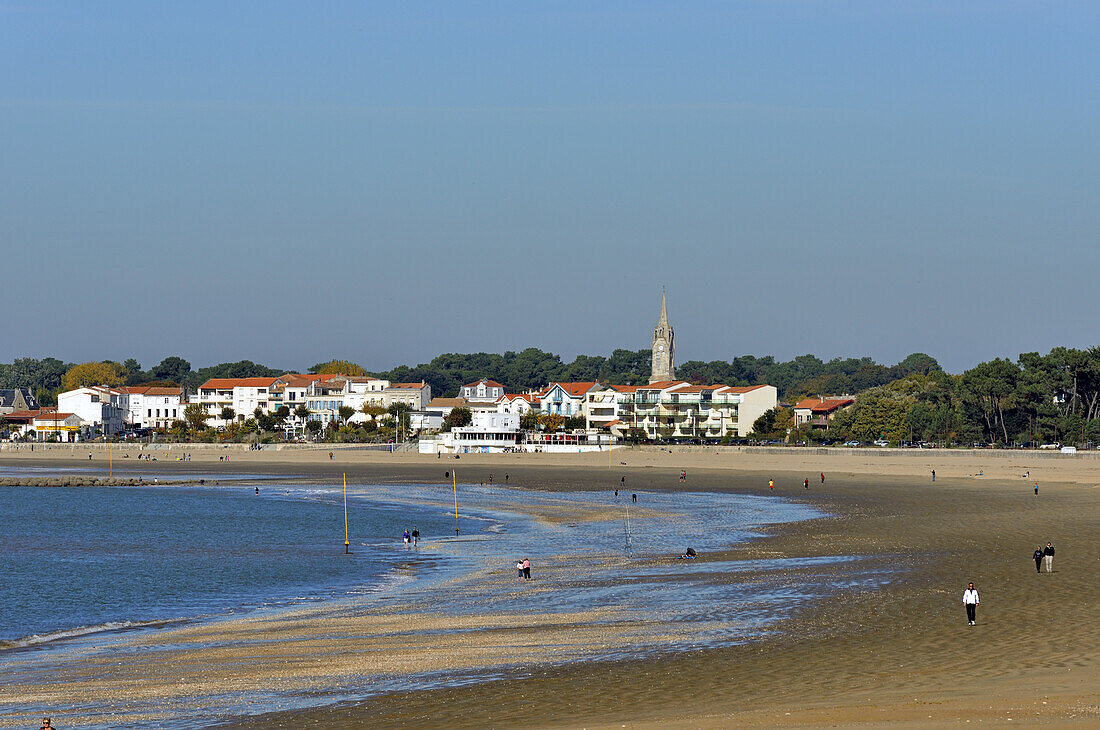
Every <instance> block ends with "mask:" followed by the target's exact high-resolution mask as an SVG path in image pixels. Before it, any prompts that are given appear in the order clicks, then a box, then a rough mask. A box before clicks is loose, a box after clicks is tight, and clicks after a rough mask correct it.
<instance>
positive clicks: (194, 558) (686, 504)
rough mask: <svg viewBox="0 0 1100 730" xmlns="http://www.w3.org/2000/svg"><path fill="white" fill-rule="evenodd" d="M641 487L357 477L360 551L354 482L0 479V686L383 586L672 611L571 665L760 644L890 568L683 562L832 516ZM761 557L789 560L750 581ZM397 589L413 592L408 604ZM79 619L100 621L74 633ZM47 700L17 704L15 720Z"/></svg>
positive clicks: (774, 500) (418, 605) (516, 669)
mask: <svg viewBox="0 0 1100 730" xmlns="http://www.w3.org/2000/svg"><path fill="white" fill-rule="evenodd" d="M287 491H289V494H287V493H286V492H287ZM638 495H639V502H638V503H637V504H634V503H631V502H630V501H629V495H628V494H624V495H622V496H620V497H619V498H618V499H616V498H614V497H613V496H612V494H611V493H609V492H570V493H560V492H555V493H551V492H538V491H524V490H522V489H516V488H511V489H504V488H500V487H494V486H481V485H461V484H460V485H458V499H459V517H458V519H457V521H456V519H455V515H454V493H453V491H452V489H451V487H449V486H447V487H443V486H439V485H415V484H412V485H358V484H357V485H351V484H349V485H348V513H349V521H350V524H351V526H352V534H351V541H352V544H353V550H354V553H355V554H354V555H353V556H350V557H346V556H343V555H341V553H342V552H343V499H342V495H341V491H340V490H339V489H338V488H327V487H317V486H286V485H279V486H275V485H268V486H261V494H260V495H259V496H257V495H255V494H254V492H253V488H252V487H243V486H225V485H222V486H221V487H217V488H215V487H206V488H180V487H160V488H95V487H91V488H70V489H56V488H7V489H4V490H0V512H2V513H3V514H5V515H8V514H10V515H12V519H5V520H4V521H3V522H2V523H0V549H3V550H5V551H6V552H8V554H9V555H10V556H11V557H12V559H11V560H8V561H4V563H2V564H0V565H2V567H0V584H3V585H5V586H9V585H10V586H15V587H17V588H16V589H15V590H11V591H9V590H5V591H3V592H2V594H0V616H3V619H2V620H0V640H2V641H7V642H9V643H8V646H9V647H14V648H9V649H8V650H6V651H0V676H3V675H5V674H6V675H7V679H6V680H5V681H3V682H0V689H2V685H3V684H7V683H8V682H18V681H25V680H26V678H27V677H28V676H31V677H33V675H34V673H35V672H46V673H47V675H48V672H49V668H50V666H51V665H52V666H57V667H61V666H66V665H67V663H68V662H70V661H74V660H77V661H78V660H79V658H80V657H81V655H82V654H84V653H86V652H95V653H100V652H102V651H110V640H111V637H112V635H121V634H122V633H124V632H125V631H129V632H133V631H145V632H148V631H156V630H157V629H156V626H157V625H159V623H158V622H162V621H168V620H172V621H176V620H189V621H194V620H219V619H220V618H224V617H226V616H232V615H239V614H240V613H241V612H242V611H245V612H247V611H254V610H265V611H272V610H275V611H278V610H282V609H281V607H293V606H296V605H302V604H303V603H304V602H307V601H308V602H309V603H310V605H312V606H314V607H317V606H321V607H324V608H325V610H326V611H327V612H328V615H330V616H339V615H342V614H345V613H356V612H358V611H361V610H363V609H364V608H368V607H370V606H374V605H378V604H379V602H381V601H386V603H387V606H388V607H389V606H390V605H392V606H393V608H392V610H394V611H403V610H407V611H429V612H432V611H436V612H444V613H447V614H450V615H458V614H477V613H490V612H491V613H501V612H504V613H508V614H514V615H515V616H516V617H517V622H519V623H520V624H522V620H523V616H524V614H526V613H529V612H540V613H571V612H584V611H592V610H596V609H612V610H613V616H611V617H608V618H603V619H594V620H595V621H600V620H605V621H614V622H619V623H620V624H621V623H623V622H625V623H627V624H640V625H644V624H648V623H660V625H661V626H663V627H665V628H664V629H662V630H661V631H659V632H655V633H654V635H653V636H652V637H647V636H646V635H645V634H644V633H642V634H640V635H639V636H638V638H636V639H634V640H632V641H631V642H629V643H628V644H619V645H615V644H609V645H607V646H606V647H603V648H598V649H596V648H592V647H580V648H576V647H560V649H561V650H562V652H561V656H562V659H561V660H560V661H562V662H568V661H575V660H579V659H583V660H592V659H628V658H641V657H646V656H652V655H653V654H656V653H660V652H668V651H684V650H692V649H698V648H703V647H714V646H722V645H728V644H732V643H738V642H743V641H746V640H748V639H749V638H751V637H752V636H754V635H758V634H759V633H761V632H764V631H768V630H770V629H771V627H772V626H773V625H774V624H775V622H776V621H778V620H780V619H782V618H784V617H786V616H788V615H790V613H791V612H792V611H793V610H795V609H796V608H797V607H798V606H800V605H803V604H804V603H805V602H806V601H807V600H810V599H813V598H817V597H820V596H823V595H828V594H830V593H833V592H836V591H838V590H847V589H850V588H852V587H859V588H873V587H874V586H875V585H877V584H878V583H879V582H880V581H881V580H883V579H884V576H882V575H880V574H878V573H876V572H875V571H872V570H868V569H865V568H864V567H863V565H862V561H861V560H860V559H858V558H851V557H834V556H822V557H814V558H801V559H784V560H778V559H776V560H739V561H710V560H705V559H704V560H698V561H693V560H676V559H675V556H677V555H679V554H681V553H682V552H683V551H684V550H685V548H687V547H688V546H691V547H693V548H695V549H696V550H697V551H698V552H699V553H700V554H701V555H703V556H704V557H705V556H706V555H707V554H708V553H711V552H715V551H718V550H722V549H725V548H728V547H730V546H731V545H734V544H736V543H738V542H742V541H744V540H747V539H750V538H752V537H753V536H754V535H756V534H757V533H756V532H755V531H756V530H758V529H759V528H760V527H761V526H764V525H768V524H774V523H779V522H791V521H797V520H804V519H812V518H814V517H818V516H821V514H822V513H821V512H819V511H818V510H816V509H814V508H812V507H810V506H807V505H804V504H799V503H795V502H790V501H787V500H785V499H783V498H780V497H772V496H753V495H731V494H716V493H682V492H677V493H662V492H645V493H642V492H639V493H638ZM531 511H533V512H535V513H537V514H558V515H560V521H558V522H547V521H537V520H535V519H532V518H531V517H529V516H527V515H528V513H529V512H531ZM579 514H583V515H585V516H586V517H590V518H595V519H594V520H587V519H579V518H578V515H579ZM414 524H415V525H417V526H418V527H419V529H420V531H421V533H422V535H423V536H424V540H423V543H422V545H421V547H420V549H418V550H413V549H412V548H406V547H404V546H403V545H402V543H401V540H400V534H401V530H402V529H404V528H406V527H408V528H411V527H412V525H414ZM456 524H457V527H458V529H459V535H458V536H457V537H456V536H455V533H454V530H455V527H456ZM44 525H45V526H48V529H42V527H43V526H44ZM524 557H528V558H530V559H531V560H532V575H533V578H534V580H533V581H531V582H529V583H528V582H524V581H520V580H518V578H517V575H516V569H515V563H516V561H517V560H519V559H522V558H524ZM761 571H765V572H771V573H774V574H778V575H781V576H782V577H781V578H780V579H769V580H761V579H759V578H752V579H746V580H741V579H738V578H737V576H738V575H739V574H746V575H747V574H751V575H753V576H758V575H760V574H761ZM716 575H718V576H722V579H720V580H716V579H715V576H716ZM395 595H400V596H401V601H400V602H393V601H392V599H393V597H394V596H395ZM47 599H48V600H47ZM62 599H63V600H62ZM44 602H45V603H46V610H43V608H42V607H43V603H44ZM81 627H92V629H94V630H96V631H97V632H103V633H95V634H90V635H87V636H82V637H81V636H76V633H78V632H81V631H84V630H85V629H82V628H81ZM440 633H445V631H441V632H440ZM66 637H68V638H66ZM578 652H579V653H578ZM525 671H527V668H526V667H523V666H518V665H508V664H503V665H497V666H487V667H485V668H484V670H483V671H479V672H474V673H471V672H461V673H443V674H427V673H425V674H413V675H405V676H400V677H383V678H379V677H370V678H360V679H350V680H347V679H345V680H342V681H339V682H337V681H335V680H333V682H332V683H331V684H329V685H327V686H325V687H323V688H321V689H319V690H317V691H311V692H300V691H298V692H291V693H286V692H284V693H280V692H277V691H275V690H272V691H270V692H267V693H259V694H257V693H250V694H249V695H248V696H243V695H240V694H235V693H231V692H229V693H224V694H219V695H217V696H204V697H203V698H202V702H201V707H199V706H194V704H186V701H184V702H183V703H180V702H175V703H174V701H173V700H170V699H169V700H165V701H164V702H163V703H162V704H149V705H144V706H141V707H133V706H126V707H125V709H126V710H127V711H135V710H140V711H142V712H147V713H150V714H151V715H153V716H156V717H157V721H156V723H155V724H156V725H157V726H158V727H167V728H188V727H201V726H204V725H206V724H208V723H209V722H211V721H215V720H217V719H219V718H224V717H226V716H230V715H236V714H248V713H255V712H264V711H269V710H272V709H287V708H296V707H297V708H300V707H308V706H316V705H322V704H329V703H333V702H339V701H346V700H356V699H362V698H364V697H369V696H372V695H376V694H380V693H385V692H393V691H400V690H402V689H411V688H417V689H425V688H430V687H434V686H443V685H448V686H453V685H456V684H462V683H469V682H473V681H486V680H488V679H492V678H495V677H499V676H515V675H517V674H519V675H522V674H523V673H524V672H525ZM66 709H67V710H69V711H70V713H74V712H80V713H82V714H86V715H88V716H90V717H96V716H98V717H104V718H106V717H110V716H111V714H112V712H115V711H120V710H115V709H114V708H105V707H81V706H78V705H76V704H74V705H72V706H71V707H69V708H54V711H55V712H57V713H58V714H64V711H65V710H66ZM35 712H37V708H32V707H21V706H20V705H19V703H18V702H9V703H8V704H6V705H5V704H4V703H3V702H0V725H3V724H5V723H4V720H10V719H12V718H15V717H22V716H24V714H25V716H26V717H27V718H30V717H31V715H32V714H34V713H35ZM99 724H100V725H102V726H110V723H109V722H108V721H104V722H102V723H99ZM66 726H70V725H69V724H68V723H66ZM84 726H86V727H94V726H98V725H97V723H96V722H95V721H92V722H91V724H85V725H84Z"/></svg>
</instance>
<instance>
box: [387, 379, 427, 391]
mask: <svg viewBox="0 0 1100 730" xmlns="http://www.w3.org/2000/svg"><path fill="white" fill-rule="evenodd" d="M425 385H426V383H424V382H423V381H421V382H419V383H392V384H391V385H390V389H391V390H420V389H421V388H423V387H424V386H425Z"/></svg>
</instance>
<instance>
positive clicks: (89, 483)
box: [0, 476, 201, 487]
mask: <svg viewBox="0 0 1100 730" xmlns="http://www.w3.org/2000/svg"><path fill="white" fill-rule="evenodd" d="M200 483H201V482H200V481H199V480H198V479H160V478H159V477H158V478H157V481H155V482H154V481H153V480H152V479H145V478H142V477H81V476H72V477H0V487H148V486H152V485H154V484H155V485H156V486H158V487H159V486H164V485H179V484H200Z"/></svg>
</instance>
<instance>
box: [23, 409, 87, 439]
mask: <svg viewBox="0 0 1100 730" xmlns="http://www.w3.org/2000/svg"><path fill="white" fill-rule="evenodd" d="M83 426H84V421H83V420H82V419H81V418H80V416H78V415H76V414H75V413H59V412H57V411H52V412H40V413H39V414H38V415H37V416H35V417H34V421H33V422H32V423H31V430H32V431H34V433H35V436H36V437H37V439H38V440H39V441H45V440H47V439H49V438H50V437H51V436H56V437H57V438H58V440H60V441H76V440H77V437H78V436H79V435H80V430H81V428H82V427H83Z"/></svg>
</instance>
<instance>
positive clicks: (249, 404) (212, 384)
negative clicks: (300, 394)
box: [191, 378, 280, 428]
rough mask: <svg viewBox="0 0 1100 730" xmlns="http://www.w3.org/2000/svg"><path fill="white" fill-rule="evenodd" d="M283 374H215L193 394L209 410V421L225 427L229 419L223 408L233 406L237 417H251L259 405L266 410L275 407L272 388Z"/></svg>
mask: <svg viewBox="0 0 1100 730" xmlns="http://www.w3.org/2000/svg"><path fill="white" fill-rule="evenodd" d="M279 382H280V379H279V378H211V379H210V380H207V381H206V382H205V383H203V384H202V385H200V386H199V389H198V392H196V393H195V395H194V396H192V398H191V403H197V404H198V405H200V406H202V408H203V410H204V411H206V415H207V417H208V419H207V421H206V424H207V425H208V426H213V427H214V428H222V427H224V426H225V425H226V424H227V423H228V422H229V421H228V420H227V419H224V418H222V411H223V410H224V409H226V408H231V409H233V420H235V421H243V420H245V419H246V418H251V417H252V414H253V412H254V411H255V410H256V409H257V408H259V409H260V410H262V411H264V412H265V413H266V412H268V411H269V410H271V395H272V393H271V391H272V388H273V387H275V385H277V384H278V383H279Z"/></svg>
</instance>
